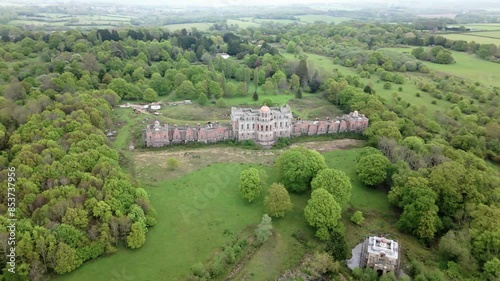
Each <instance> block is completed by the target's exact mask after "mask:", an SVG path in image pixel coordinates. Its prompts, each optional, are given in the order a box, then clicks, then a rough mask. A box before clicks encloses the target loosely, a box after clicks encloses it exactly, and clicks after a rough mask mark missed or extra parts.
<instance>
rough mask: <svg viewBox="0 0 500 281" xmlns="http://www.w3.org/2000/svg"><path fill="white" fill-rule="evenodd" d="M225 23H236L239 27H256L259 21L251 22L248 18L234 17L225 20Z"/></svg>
mask: <svg viewBox="0 0 500 281" xmlns="http://www.w3.org/2000/svg"><path fill="white" fill-rule="evenodd" d="M227 24H228V25H229V26H231V25H238V26H239V27H240V28H247V27H258V26H260V24H259V23H256V22H252V21H250V20H234V19H229V20H227Z"/></svg>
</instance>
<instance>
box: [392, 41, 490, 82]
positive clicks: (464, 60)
mask: <svg viewBox="0 0 500 281" xmlns="http://www.w3.org/2000/svg"><path fill="white" fill-rule="evenodd" d="M390 49H391V50H396V51H398V52H408V51H410V50H411V49H409V48H390ZM451 52H452V54H453V57H454V58H455V61H456V63H454V64H438V63H431V62H424V63H425V64H426V65H427V66H428V67H429V68H430V69H432V70H434V71H437V72H441V73H446V74H450V75H454V76H458V77H461V78H464V79H469V80H471V81H473V82H475V81H477V82H480V83H481V84H483V85H491V86H497V87H500V64H498V63H493V62H489V61H485V60H482V59H479V58H477V57H476V56H475V55H469V54H467V53H463V52H456V51H451Z"/></svg>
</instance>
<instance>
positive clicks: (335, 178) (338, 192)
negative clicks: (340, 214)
mask: <svg viewBox="0 0 500 281" xmlns="http://www.w3.org/2000/svg"><path fill="white" fill-rule="evenodd" d="M311 188H312V190H315V189H318V188H324V189H325V190H326V191H328V192H329V193H330V194H332V195H333V197H334V198H335V200H336V201H337V203H339V205H340V206H344V205H345V204H347V202H349V199H350V198H351V189H352V186H351V180H350V179H349V177H348V176H347V174H346V173H345V172H343V171H340V170H336V169H324V170H321V171H319V172H318V174H317V175H316V176H315V177H314V179H313V180H312V182H311Z"/></svg>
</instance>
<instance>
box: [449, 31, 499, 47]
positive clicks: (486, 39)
mask: <svg viewBox="0 0 500 281" xmlns="http://www.w3.org/2000/svg"><path fill="white" fill-rule="evenodd" d="M492 32H496V31H492ZM483 33H489V32H474V33H452V34H442V35H441V36H443V37H445V38H447V39H451V40H465V41H467V42H471V41H474V42H476V43H479V44H496V45H500V39H499V38H496V37H490V35H482V34H483ZM491 35H494V33H493V34H491Z"/></svg>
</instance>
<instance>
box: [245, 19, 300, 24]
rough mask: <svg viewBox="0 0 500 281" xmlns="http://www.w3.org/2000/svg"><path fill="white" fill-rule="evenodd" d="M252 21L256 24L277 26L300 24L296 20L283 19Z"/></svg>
mask: <svg viewBox="0 0 500 281" xmlns="http://www.w3.org/2000/svg"><path fill="white" fill-rule="evenodd" d="M253 21H254V22H257V23H263V22H274V23H279V24H290V23H301V22H298V21H296V20H285V19H254V20H253Z"/></svg>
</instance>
